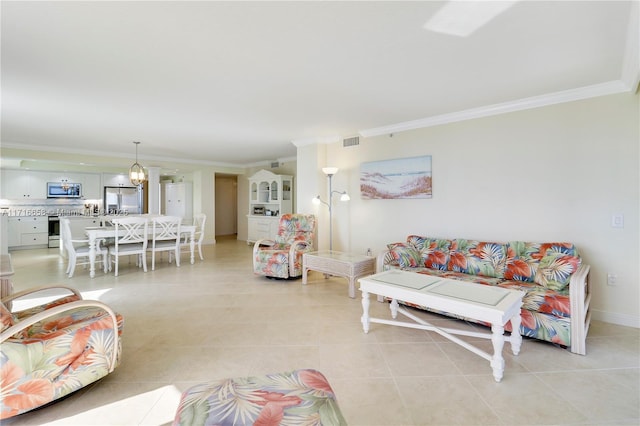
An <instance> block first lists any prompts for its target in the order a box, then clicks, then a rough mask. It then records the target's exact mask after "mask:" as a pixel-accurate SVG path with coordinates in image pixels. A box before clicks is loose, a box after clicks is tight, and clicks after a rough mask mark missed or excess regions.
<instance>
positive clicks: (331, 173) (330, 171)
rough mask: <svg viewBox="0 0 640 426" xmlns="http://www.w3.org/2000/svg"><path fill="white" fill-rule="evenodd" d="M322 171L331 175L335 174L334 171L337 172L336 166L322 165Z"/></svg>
mask: <svg viewBox="0 0 640 426" xmlns="http://www.w3.org/2000/svg"><path fill="white" fill-rule="evenodd" d="M322 172H323V173H324V174H325V175H329V176H332V175H335V174H336V173H338V168H337V167H323V168H322Z"/></svg>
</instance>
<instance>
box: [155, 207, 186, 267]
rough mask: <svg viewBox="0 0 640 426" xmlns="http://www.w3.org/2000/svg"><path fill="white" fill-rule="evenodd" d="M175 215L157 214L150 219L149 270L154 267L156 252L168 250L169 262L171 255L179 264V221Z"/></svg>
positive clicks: (177, 264) (180, 219)
mask: <svg viewBox="0 0 640 426" xmlns="http://www.w3.org/2000/svg"><path fill="white" fill-rule="evenodd" d="M181 222H182V218H180V217H177V216H159V217H154V218H153V219H152V224H153V225H152V226H153V229H152V233H151V250H150V251H151V270H152V271H154V270H155V269H156V253H158V252H160V253H161V252H163V251H168V252H169V263H171V259H172V257H173V256H175V258H176V266H180V223H181Z"/></svg>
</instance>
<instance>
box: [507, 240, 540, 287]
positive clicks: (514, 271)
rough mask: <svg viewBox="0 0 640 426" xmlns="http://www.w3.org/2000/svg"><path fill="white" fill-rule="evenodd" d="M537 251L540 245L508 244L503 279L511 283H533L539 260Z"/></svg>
mask: <svg viewBox="0 0 640 426" xmlns="http://www.w3.org/2000/svg"><path fill="white" fill-rule="evenodd" d="M539 251H540V243H531V242H525V241H511V242H509V244H507V264H506V268H505V272H504V278H505V279H507V280H512V281H523V282H527V283H532V282H534V281H533V280H534V277H535V276H536V272H537V271H538V263H539V260H540V256H539V255H538V253H539Z"/></svg>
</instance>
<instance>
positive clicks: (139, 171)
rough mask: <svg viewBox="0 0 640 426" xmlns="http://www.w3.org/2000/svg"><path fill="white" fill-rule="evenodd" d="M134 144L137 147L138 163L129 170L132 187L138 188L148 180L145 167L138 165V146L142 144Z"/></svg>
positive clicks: (135, 142)
mask: <svg viewBox="0 0 640 426" xmlns="http://www.w3.org/2000/svg"><path fill="white" fill-rule="evenodd" d="M133 143H134V144H135V145H136V162H135V163H133V165H132V166H131V168H129V181H130V182H131V185H135V186H138V185H141V184H142V182H144V181H145V180H147V176H146V173H145V171H144V167H142V166H141V165H140V163H138V145H140V142H137V141H134V142H133Z"/></svg>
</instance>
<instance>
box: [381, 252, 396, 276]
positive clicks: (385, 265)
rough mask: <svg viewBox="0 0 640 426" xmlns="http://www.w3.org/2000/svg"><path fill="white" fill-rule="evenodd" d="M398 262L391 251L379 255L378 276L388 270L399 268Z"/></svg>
mask: <svg viewBox="0 0 640 426" xmlns="http://www.w3.org/2000/svg"><path fill="white" fill-rule="evenodd" d="M399 267H400V265H398V262H397V261H396V260H395V259H394V258H393V256H392V255H391V251H389V250H383V251H381V252H380V253H378V256H377V258H376V274H379V273H380V272H384V271H386V270H388V269H393V268H399Z"/></svg>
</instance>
